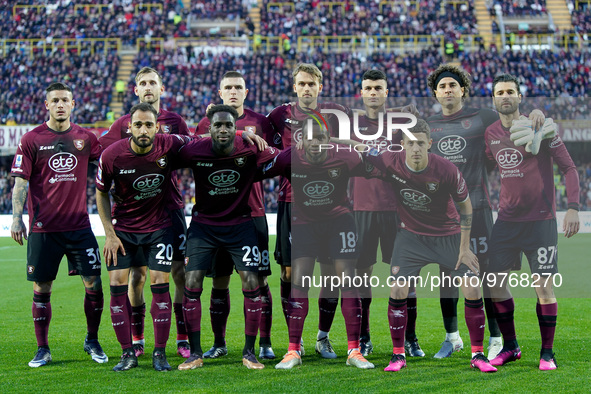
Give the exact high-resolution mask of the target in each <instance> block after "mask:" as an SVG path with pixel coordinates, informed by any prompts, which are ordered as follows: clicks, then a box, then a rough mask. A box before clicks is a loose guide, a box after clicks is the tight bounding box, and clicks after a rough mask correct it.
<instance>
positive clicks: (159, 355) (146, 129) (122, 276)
mask: <svg viewBox="0 0 591 394" xmlns="http://www.w3.org/2000/svg"><path fill="white" fill-rule="evenodd" d="M130 116H131V138H129V139H127V140H120V141H118V142H116V143H115V144H113V145H111V146H110V147H109V148H107V149H105V151H104V152H103V154H102V156H101V160H100V163H99V169H98V172H97V176H96V187H97V191H96V201H97V208H98V211H99V215H100V217H101V221H102V223H103V227H104V228H105V235H106V240H105V247H104V255H105V260H106V264H107V269H108V270H109V280H110V285H111V320H112V321H113V327H114V329H115V334H116V335H117V340H118V341H119V343H120V344H121V348H122V349H123V355H122V356H121V361H120V362H119V364H117V365H116V366H115V367H114V368H113V370H114V371H125V370H128V369H130V368H134V367H137V365H138V363H137V356H136V354H135V351H134V350H133V347H132V338H131V312H132V311H131V308H130V305H129V299H128V295H127V291H128V282H129V271H130V269H131V267H132V265H133V264H134V263H135V256H136V254H137V253H141V254H143V256H144V258H145V260H146V261H147V263H148V267H149V268H150V271H151V272H150V282H151V285H150V288H151V290H152V307H151V309H150V313H151V314H152V319H153V322H154V339H155V343H154V352H153V354H152V365H153V367H154V369H155V370H157V371H168V370H170V369H171V367H170V365H169V364H168V361H167V360H166V342H167V340H168V336H169V332H170V321H171V307H170V306H171V305H170V304H171V302H170V293H169V284H168V281H169V273H170V269H171V265H172V260H173V246H172V244H173V239H174V233H173V227H172V215H171V212H170V205H169V203H168V201H167V199H168V197H169V196H170V193H171V190H170V189H171V188H172V187H173V186H172V184H171V182H170V178H171V177H172V174H173V173H174V170H173V167H172V165H171V162H170V156H171V155H174V154H175V153H176V152H178V151H179V150H180V149H181V148H182V147H183V146H184V145H185V143H187V142H188V141H189V137H181V136H165V135H162V134H158V135H156V132H157V130H158V127H159V124H158V122H157V120H156V119H157V117H158V112H157V111H156V110H155V109H154V108H153V107H152V106H151V105H150V104H148V103H140V104H137V105H135V106H133V108H131V111H130ZM113 183H114V191H113V199H114V200H115V205H114V206H113V211H112V213H111V201H110V200H109V195H108V193H109V190H110V189H111V184H113Z"/></svg>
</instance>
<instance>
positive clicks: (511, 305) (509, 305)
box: [493, 298, 516, 350]
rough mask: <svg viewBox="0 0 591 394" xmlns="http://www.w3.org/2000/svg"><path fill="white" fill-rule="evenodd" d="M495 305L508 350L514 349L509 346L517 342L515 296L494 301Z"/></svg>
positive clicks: (496, 315)
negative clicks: (514, 316)
mask: <svg viewBox="0 0 591 394" xmlns="http://www.w3.org/2000/svg"><path fill="white" fill-rule="evenodd" d="M493 305H494V307H495V317H496V319H497V324H498V325H499V329H500V330H501V333H502V334H503V339H504V340H505V347H507V349H508V350H512V347H509V346H511V345H512V342H515V340H516V335H515V320H514V318H513V314H514V312H515V302H514V301H513V298H509V299H508V300H505V301H501V302H493Z"/></svg>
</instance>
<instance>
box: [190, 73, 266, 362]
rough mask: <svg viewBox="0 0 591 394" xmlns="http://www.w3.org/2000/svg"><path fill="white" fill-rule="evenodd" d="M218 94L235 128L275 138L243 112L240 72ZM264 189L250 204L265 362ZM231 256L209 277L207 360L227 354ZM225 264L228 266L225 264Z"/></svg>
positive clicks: (204, 127)
mask: <svg viewBox="0 0 591 394" xmlns="http://www.w3.org/2000/svg"><path fill="white" fill-rule="evenodd" d="M218 94H219V96H220V97H221V99H222V101H223V103H224V104H225V105H229V106H231V107H233V108H234V109H236V111H237V112H238V119H237V121H236V127H237V128H238V129H239V130H246V131H250V132H252V133H255V134H256V135H258V136H259V137H262V138H263V139H265V140H266V141H270V139H271V138H272V137H273V135H274V131H273V126H272V125H271V123H270V122H269V119H267V117H266V116H264V115H261V114H258V113H256V112H254V111H252V110H250V109H248V108H244V100H245V99H246V97H247V95H248V89H246V82H245V80H244V76H243V75H242V74H241V73H239V72H238V71H228V72H226V73H225V74H224V76H223V77H222V80H221V81H220V89H219V90H218ZM209 126H210V121H209V119H208V118H207V117H205V118H203V119H202V120H201V121H200V122H199V125H198V126H197V129H196V132H195V134H198V135H202V134H206V133H209ZM263 197H264V193H263V185H262V183H261V182H257V183H255V184H254V185H253V186H252V190H251V192H250V197H249V199H248V204H249V206H250V208H251V216H252V218H253V223H254V225H255V228H256V232H257V236H258V240H259V245H258V248H259V252H260V254H261V262H260V265H259V288H260V291H261V302H262V311H261V326H260V339H259V341H260V346H259V357H260V358H263V359H273V358H275V354H274V353H273V349H272V347H271V325H272V320H273V313H272V311H273V297H272V296H271V291H270V290H269V285H268V283H267V277H268V276H269V275H271V265H270V264H269V262H270V260H269V229H268V225H267V218H266V215H265V205H264V203H263ZM231 258H232V257H231V256H230V255H229V254H228V253H224V252H223V251H222V252H220V253H219V254H218V255H217V256H216V260H220V264H219V266H218V264H217V263H216V264H215V266H214V270H213V271H214V272H212V273H211V274H208V276H212V277H213V286H212V289H211V303H210V307H209V313H210V317H211V328H212V331H213V333H214V344H213V346H212V347H211V349H209V350H208V351H207V352H205V353H204V354H203V357H205V358H217V357H221V356H225V355H227V354H228V349H227V347H226V338H225V336H226V324H227V322H228V315H229V314H230V293H229V290H228V289H229V286H230V275H231V274H232V265H231V264H227V261H231ZM223 260H225V261H226V262H223ZM222 267H226V268H229V270H228V271H227V272H224V271H221V268H222Z"/></svg>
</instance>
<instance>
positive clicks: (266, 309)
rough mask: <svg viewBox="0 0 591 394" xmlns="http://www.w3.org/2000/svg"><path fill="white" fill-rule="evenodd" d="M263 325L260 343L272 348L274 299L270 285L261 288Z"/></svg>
mask: <svg viewBox="0 0 591 394" xmlns="http://www.w3.org/2000/svg"><path fill="white" fill-rule="evenodd" d="M261 308H262V309H261V325H260V327H259V329H260V333H261V338H260V343H262V344H265V345H269V346H271V326H272V324H273V297H272V296H271V291H270V290H269V285H265V286H263V287H261Z"/></svg>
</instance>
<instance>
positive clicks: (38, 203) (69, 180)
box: [11, 123, 101, 233]
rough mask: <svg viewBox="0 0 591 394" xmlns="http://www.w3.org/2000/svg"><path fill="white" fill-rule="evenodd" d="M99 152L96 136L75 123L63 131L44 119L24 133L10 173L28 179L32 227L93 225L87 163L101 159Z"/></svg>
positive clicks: (51, 229) (57, 229)
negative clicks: (44, 121)
mask: <svg viewBox="0 0 591 394" xmlns="http://www.w3.org/2000/svg"><path fill="white" fill-rule="evenodd" d="M100 152H101V146H100V144H99V142H98V140H97V138H96V136H95V135H94V134H93V133H91V132H89V131H87V130H85V129H83V128H81V127H80V126H78V125H75V124H73V123H71V127H70V129H69V130H67V131H65V132H61V133H59V132H56V131H54V130H52V129H50V128H49V127H48V126H47V123H44V124H42V125H41V126H38V127H35V128H34V129H33V130H30V131H29V132H27V133H26V134H25V135H23V137H22V139H21V141H20V144H19V146H18V148H17V150H16V155H15V156H14V160H13V163H12V169H11V175H12V176H18V177H21V178H24V179H26V180H28V181H29V198H28V203H27V209H28V212H29V229H30V231H32V232H37V233H43V232H61V231H76V230H80V229H85V228H89V227H90V220H89V219H88V211H87V208H86V186H87V178H88V163H89V162H91V161H93V160H96V159H98V157H99V155H100Z"/></svg>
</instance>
